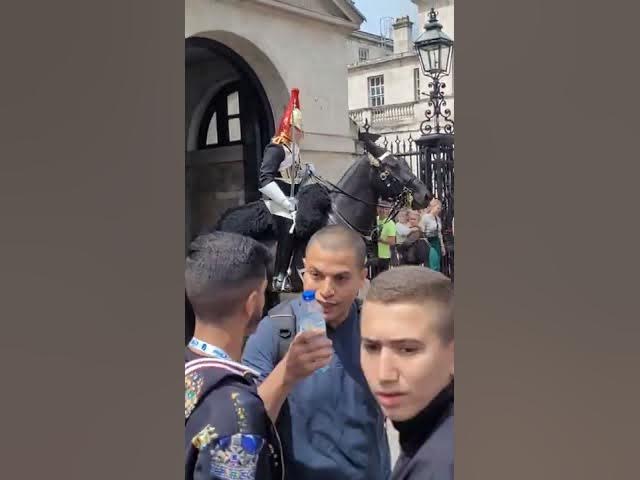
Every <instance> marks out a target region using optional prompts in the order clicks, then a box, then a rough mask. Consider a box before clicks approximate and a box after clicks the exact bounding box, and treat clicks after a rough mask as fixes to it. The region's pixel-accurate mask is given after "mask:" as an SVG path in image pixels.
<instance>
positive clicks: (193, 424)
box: [184, 232, 284, 480]
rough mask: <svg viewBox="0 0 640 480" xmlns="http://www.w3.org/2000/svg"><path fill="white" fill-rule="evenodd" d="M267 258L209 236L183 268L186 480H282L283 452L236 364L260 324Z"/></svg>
mask: <svg viewBox="0 0 640 480" xmlns="http://www.w3.org/2000/svg"><path fill="white" fill-rule="evenodd" d="M268 264H269V254H268V252H267V250H266V248H265V247H264V246H263V245H261V244H259V243H258V242H256V241H254V240H252V239H250V238H247V237H243V236H240V235H236V234H232V233H223V232H214V233H212V234H209V235H203V236H200V237H198V238H197V239H196V240H195V241H194V242H193V243H192V244H191V246H190V250H189V254H188V257H187V261H186V268H185V286H186V292H187V297H188V299H189V302H190V303H191V305H192V307H193V312H194V314H195V332H194V335H193V338H192V339H191V340H190V342H189V343H188V346H187V349H186V352H185V372H184V373H185V376H184V383H185V396H184V401H185V404H184V415H185V451H186V452H185V478H186V480H192V479H193V480H232V479H240V478H242V479H247V480H281V479H282V478H284V476H283V475H284V472H283V467H282V452H281V446H280V441H279V439H278V435H277V433H276V431H275V427H274V426H273V424H272V423H271V421H270V420H269V417H268V415H267V411H266V409H265V406H264V403H263V402H262V400H261V399H260V397H259V395H258V391H257V386H256V383H255V379H256V378H257V376H258V374H257V372H255V371H253V370H252V369H250V368H248V367H246V366H244V365H242V364H241V363H239V360H240V356H241V350H242V344H243V339H244V337H245V335H248V334H250V333H251V332H253V331H255V329H256V327H257V326H258V322H259V321H260V318H261V317H262V309H263V308H264V292H265V287H266V286H267V266H268Z"/></svg>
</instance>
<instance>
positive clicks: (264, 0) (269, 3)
mask: <svg viewBox="0 0 640 480" xmlns="http://www.w3.org/2000/svg"><path fill="white" fill-rule="evenodd" d="M253 1H254V2H255V3H258V4H261V5H264V6H266V7H269V8H274V9H277V10H281V11H285V12H289V13H294V14H296V15H300V16H303V17H306V18H310V19H313V20H317V21H320V22H323V23H327V24H329V25H337V26H339V27H343V28H348V29H350V30H358V29H359V28H360V25H361V24H362V22H363V21H364V20H360V21H358V20H356V19H355V18H353V17H354V16H355V15H347V16H349V17H350V20H344V19H342V18H338V17H335V16H333V15H328V14H324V13H320V12H316V11H314V10H309V9H306V8H303V7H298V6H295V5H289V4H287V3H282V2H279V1H277V0H253ZM334 3H336V6H338V7H339V8H340V10H341V11H344V10H343V8H341V7H340V5H338V2H334ZM354 8H355V7H354ZM353 13H354V14H355V11H354V12H353ZM357 18H360V16H359V15H358V16H357Z"/></svg>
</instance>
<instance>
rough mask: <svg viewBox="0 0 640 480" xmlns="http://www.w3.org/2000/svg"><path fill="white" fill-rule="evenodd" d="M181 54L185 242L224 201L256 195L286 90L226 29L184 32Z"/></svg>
mask: <svg viewBox="0 0 640 480" xmlns="http://www.w3.org/2000/svg"><path fill="white" fill-rule="evenodd" d="M185 60H186V62H185V115H186V118H185V127H186V129H185V146H186V159H185V161H186V172H185V177H186V199H185V200H186V202H185V207H186V208H185V217H186V218H185V220H186V228H185V246H186V245H188V244H189V242H190V241H191V240H192V239H193V237H194V236H196V235H197V234H198V233H199V232H200V231H202V230H203V229H206V228H207V227H210V226H211V225H212V224H213V223H215V221H216V220H217V219H218V218H219V216H220V215H221V214H222V213H223V212H224V211H225V210H226V209H227V208H230V207H233V206H237V205H240V204H242V203H246V202H250V201H253V200H256V199H257V198H258V196H259V194H258V170H259V166H260V162H261V159H262V151H263V149H264V147H265V145H266V144H267V143H268V142H269V140H270V138H271V136H272V135H273V132H274V118H275V115H274V113H276V112H277V111H279V110H281V108H282V105H284V104H286V101H287V89H286V86H285V84H284V81H283V80H282V78H281V76H280V75H279V74H278V72H277V70H276V69H275V67H274V66H273V64H272V63H271V62H270V61H269V59H268V58H267V57H266V56H265V55H264V54H263V53H262V52H261V51H260V50H259V49H258V48H257V47H256V46H255V45H253V44H252V43H251V42H249V41H247V40H246V39H243V38H242V37H239V36H238V35H235V34H232V33H229V32H207V33H202V34H198V35H197V36H192V37H189V38H187V39H186V41H185ZM274 102H275V103H274Z"/></svg>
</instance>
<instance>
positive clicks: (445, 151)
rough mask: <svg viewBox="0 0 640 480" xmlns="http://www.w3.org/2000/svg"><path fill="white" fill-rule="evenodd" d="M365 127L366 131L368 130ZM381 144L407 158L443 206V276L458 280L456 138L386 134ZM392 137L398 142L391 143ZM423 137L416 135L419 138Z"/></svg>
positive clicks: (442, 134) (416, 173)
mask: <svg viewBox="0 0 640 480" xmlns="http://www.w3.org/2000/svg"><path fill="white" fill-rule="evenodd" d="M367 127H368V125H365V130H368V128H367ZM380 135H381V138H380V139H379V140H378V142H377V143H379V144H380V145H381V146H382V147H384V148H385V149H386V150H388V151H389V152H391V153H392V154H394V155H395V156H396V157H400V158H404V159H405V160H406V162H407V163H408V164H409V166H410V167H411V170H412V171H413V173H414V174H415V175H416V176H417V177H418V178H419V179H420V180H421V181H422V182H423V183H424V184H425V185H426V186H427V187H428V188H429V190H430V191H431V193H432V194H433V196H434V197H435V198H437V199H438V200H440V201H441V202H442V215H441V220H442V237H443V240H444V245H445V250H446V255H444V256H443V257H442V264H441V269H442V273H444V274H445V275H447V276H448V277H449V278H451V280H452V281H453V279H454V254H455V245H454V243H455V242H454V236H453V219H454V177H455V175H454V169H453V159H454V144H455V142H454V135H453V133H433V134H427V135H422V136H421V137H419V138H417V139H414V138H413V132H411V133H409V135H408V136H407V137H406V138H403V139H400V135H399V134H393V133H382V134H380ZM390 135H395V138H391V139H389V136H390ZM419 135H420V133H419V132H416V136H419Z"/></svg>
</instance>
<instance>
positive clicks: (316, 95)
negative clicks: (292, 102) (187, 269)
mask: <svg viewBox="0 0 640 480" xmlns="http://www.w3.org/2000/svg"><path fill="white" fill-rule="evenodd" d="M363 21H364V17H363V16H362V14H361V13H360V12H359V11H358V10H357V9H356V7H355V6H354V5H353V3H352V2H351V1H350V0H185V150H186V154H185V163H186V165H185V167H186V192H185V194H186V195H185V196H186V211H185V215H186V229H185V241H186V242H187V244H188V242H189V241H190V239H191V238H193V236H194V235H195V234H197V233H198V232H199V231H200V230H201V229H202V228H203V227H206V226H207V225H211V224H213V223H214V222H215V221H216V220H217V218H218V217H219V215H220V214H221V213H222V212H224V210H226V209H227V208H229V207H232V206H236V205H239V204H242V203H244V202H248V201H252V200H255V199H257V198H258V191H257V188H258V184H257V182H258V179H257V173H258V169H259V164H260V161H261V155H262V150H263V148H264V146H265V145H266V144H267V143H268V141H269V140H270V138H271V136H272V135H273V132H274V127H275V124H276V123H277V122H278V120H279V118H280V115H281V114H282V112H283V109H284V107H285V105H286V103H287V101H288V98H289V92H290V89H291V88H293V87H298V88H299V89H300V101H301V105H302V112H303V119H304V128H305V139H304V143H303V145H302V150H301V155H302V158H303V160H304V161H306V162H311V163H313V164H314V165H315V166H316V168H317V171H318V172H319V173H320V174H321V175H323V176H325V177H326V178H328V179H330V180H334V181H335V180H337V179H338V178H339V177H340V176H341V174H342V173H343V172H344V170H345V169H346V168H347V166H348V165H349V164H350V163H351V161H352V160H353V156H354V154H355V151H356V143H355V136H356V132H357V129H356V128H355V125H354V123H353V122H352V121H351V120H350V118H349V114H348V98H347V97H348V95H347V71H346V68H345V65H347V64H348V63H349V50H348V49H347V48H345V45H346V44H347V42H348V39H349V38H350V35H351V34H352V33H353V32H355V31H357V30H358V29H359V28H360V25H361V24H362V22H363Z"/></svg>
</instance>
